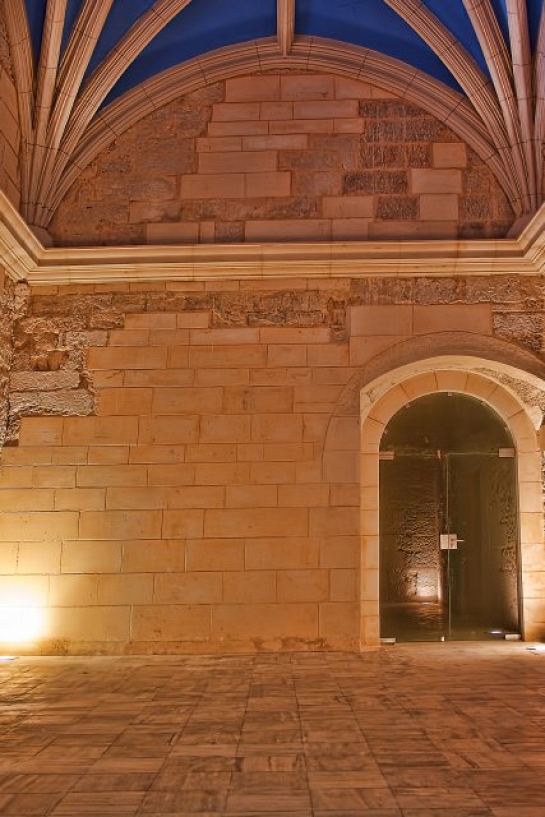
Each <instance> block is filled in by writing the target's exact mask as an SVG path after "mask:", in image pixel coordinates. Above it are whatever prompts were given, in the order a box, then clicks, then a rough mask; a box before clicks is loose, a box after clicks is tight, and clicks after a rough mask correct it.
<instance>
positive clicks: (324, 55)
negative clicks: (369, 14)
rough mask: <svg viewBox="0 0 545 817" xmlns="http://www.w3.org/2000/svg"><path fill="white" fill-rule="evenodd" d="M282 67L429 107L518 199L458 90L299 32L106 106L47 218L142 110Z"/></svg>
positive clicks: (214, 58) (168, 77)
mask: <svg viewBox="0 0 545 817" xmlns="http://www.w3.org/2000/svg"><path fill="white" fill-rule="evenodd" d="M279 67H289V68H291V69H297V70H300V71H325V72H326V73H333V74H338V75H340V76H346V77H351V78H352V79H358V80H362V81H366V82H369V83H370V84H372V85H378V86H379V87H382V88H384V89H386V90H389V91H391V92H393V93H395V94H397V95H399V96H400V97H403V98H405V99H407V100H408V101H409V102H411V103H413V104H415V105H418V106H420V107H422V108H424V109H425V110H427V111H428V112H429V113H431V114H433V115H434V116H436V117H437V118H438V119H440V120H441V121H443V122H446V123H447V124H448V126H449V127H451V128H452V130H453V131H455V133H457V134H458V135H459V136H460V138H461V139H463V140H464V141H466V142H468V144H470V145H471V146H472V147H473V148H474V150H475V151H476V152H477V153H478V155H479V156H480V157H481V158H482V159H483V161H485V162H486V163H487V164H488V165H489V167H490V168H491V169H492V172H493V173H494V174H495V176H496V177H497V178H498V180H499V182H500V184H502V186H503V187H504V189H505V191H506V193H507V195H508V196H509V198H510V199H511V200H512V201H513V200H515V199H516V198H517V194H518V191H517V188H516V184H515V183H514V181H513V179H512V178H511V177H510V176H509V175H508V174H507V173H506V172H505V166H504V163H503V162H502V159H501V156H500V154H499V152H498V151H497V150H496V148H495V146H494V145H493V144H492V143H491V142H490V141H489V139H488V133H487V130H486V128H485V127H484V126H483V123H482V121H481V120H480V119H479V117H478V116H477V115H476V114H475V112H474V111H473V109H472V108H471V106H470V105H469V104H468V103H467V101H466V100H465V99H464V97H463V96H462V95H461V94H458V93H457V92H456V91H453V90H451V89H450V88H447V86H445V85H443V84H442V83H440V82H439V81H438V80H431V79H430V77H428V76H427V75H426V74H423V73H422V72H420V71H417V70H416V69H413V70H412V71H408V69H407V65H406V64H404V63H401V62H399V61H398V60H394V59H392V58H391V57H384V56H383V55H382V54H378V53H377V52H373V51H370V50H368V49H362V48H357V47H355V46H352V47H351V48H350V49H347V48H346V47H345V46H342V45H341V44H339V43H337V42H335V41H328V40H317V39H315V38H313V39H312V40H310V39H307V38H302V37H298V38H297V41H296V42H295V43H294V44H293V46H292V50H291V52H290V55H289V57H288V58H286V59H279V54H278V49H277V45H276V42H275V41H263V42H261V43H252V44H249V45H247V46H242V47H230V48H227V49H221V50H220V51H217V52H215V53H213V54H208V55H207V57H206V60H203V59H201V58H199V59H197V60H191V61H189V62H188V63H184V64H183V65H180V66H177V67H176V68H174V69H170V70H169V71H165V72H164V73H163V74H161V75H159V76H157V77H154V78H153V79H151V80H148V82H146V83H143V84H142V85H140V86H138V87H137V88H135V89H134V90H133V91H129V92H128V93H127V94H125V95H124V96H123V97H121V98H120V99H118V100H116V101H115V102H114V103H112V104H111V105H109V106H108V107H107V108H105V109H104V110H103V111H102V112H101V113H100V115H99V116H97V117H96V119H95V122H94V123H93V125H92V127H91V128H89V129H88V131H87V133H86V135H85V138H84V139H83V140H82V142H81V143H80V145H79V147H78V149H77V150H76V151H75V152H74V154H73V156H72V158H71V161H70V164H69V165H68V166H67V168H66V171H65V172H64V174H63V175H62V177H61V176H59V178H58V179H56V181H55V190H54V194H53V195H52V197H51V199H50V200H49V202H48V205H49V206H48V212H47V213H46V214H45V217H46V219H47V222H48V221H49V219H50V218H51V217H52V215H53V213H54V212H55V209H56V207H57V206H58V205H59V203H60V201H61V200H62V198H63V197H64V195H65V194H66V192H67V191H68V189H69V188H70V186H71V185H72V184H73V182H74V181H75V179H76V178H77V177H78V175H79V174H80V173H81V172H82V170H83V169H84V168H85V167H86V166H87V165H88V164H89V163H90V162H91V161H92V160H93V159H94V158H95V157H96V156H97V155H98V154H99V153H100V152H101V150H103V149H104V148H105V147H107V145H108V144H110V143H111V142H112V140H113V139H114V138H115V137H117V136H119V135H120V134H121V133H123V132H124V131H125V130H127V129H128V128H129V127H131V126H132V125H134V124H135V123H136V122H138V121H139V120H140V119H141V118H142V117H143V116H146V115H147V114H149V113H151V112H152V111H154V110H156V109H157V108H160V107H161V106H163V105H166V104H167V103H168V102H171V101H172V100H174V99H176V98H177V97H179V96H181V95H183V94H186V93H189V92H190V91H195V90H197V89H199V88H202V87H205V86H206V85H209V84H212V83H214V82H219V81H221V80H225V79H231V78H233V77H236V76H241V75H244V74H250V73H253V72H256V71H265V70H273V69H275V68H279Z"/></svg>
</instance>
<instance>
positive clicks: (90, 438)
mask: <svg viewBox="0 0 545 817" xmlns="http://www.w3.org/2000/svg"><path fill="white" fill-rule="evenodd" d="M19 292H20V294H19V296H18V304H19V306H18V314H17V319H16V322H15V328H14V333H13V338H14V355H13V360H12V375H11V391H10V396H9V399H10V425H9V439H8V444H7V445H6V446H5V447H4V449H3V452H2V467H1V471H0V474H1V482H0V484H1V490H0V508H1V510H2V524H3V538H2V542H1V543H0V566H1V567H0V569H1V573H2V575H1V576H0V591H1V592H3V593H6V592H7V593H11V594H12V595H13V594H15V596H14V598H15V599H17V598H18V595H17V594H20V597H21V598H22V599H23V600H24V601H23V602H21V603H24V604H28V605H33V606H37V607H40V608H41V607H43V608H44V609H45V610H46V618H45V620H44V623H43V631H42V632H41V634H40V638H41V640H40V645H39V647H38V648H39V649H42V650H43V651H54V652H64V651H66V652H86V651H104V652H111V653H115V652H180V651H228V650H260V649H293V648H296V649H334V648H345V649H350V648H354V647H356V646H357V643H358V626H359V624H358V621H359V602H358V595H357V593H358V590H357V587H358V584H357V582H358V568H359V559H360V555H359V553H360V551H359V549H360V539H359V514H360V486H359V482H358V457H359V449H358V427H359V386H358V383H359V379H358V378H360V376H361V372H362V370H363V369H364V368H365V367H366V366H368V365H369V362H370V361H373V360H376V359H377V355H380V354H381V353H391V354H395V353H396V350H397V349H398V348H401V347H403V346H404V344H406V342H408V341H410V340H411V339H413V340H415V339H416V340H417V341H418V340H419V339H421V340H422V342H424V343H429V341H430V339H432V340H433V338H434V337H435V336H438V335H441V336H443V334H444V333H451V334H452V333H454V334H455V335H456V336H459V335H463V337H464V338H470V339H476V341H478V342H479V343H481V344H483V345H484V347H486V345H487V344H493V343H499V342H500V341H502V340H505V339H507V340H508V343H506V344H505V346H506V348H509V349H512V350H513V354H514V355H515V356H516V354H519V353H520V354H523V353H532V355H534V358H535V360H536V361H538V362H539V360H540V359H541V338H542V315H543V297H544V285H543V283H542V282H541V281H540V280H539V279H536V278H526V279H524V278H515V277H513V278H507V277H504V278H503V277H499V278H495V279H493V278H468V279H463V278H437V279H427V280H424V279H421V278H408V279H401V278H398V279H393V278H388V279H386V278H368V279H365V280H349V279H339V280H335V281H312V280H303V279H301V280H294V281H291V282H290V283H289V284H288V283H287V282H285V281H272V282H263V283H260V282H255V281H247V282H239V281H232V282H228V281H227V282H224V283H223V284H222V285H221V286H218V285H217V284H213V283H210V284H207V283H204V282H203V283H199V282H195V283H188V284H183V283H179V284H171V285H168V284H167V285H162V286H159V287H157V288H156V289H153V290H151V289H150V288H149V287H142V286H138V285H125V286H119V287H118V288H117V289H116V290H112V291H108V290H107V289H106V288H105V287H98V286H97V287H95V288H93V287H88V288H81V289H78V288H73V287H66V288H64V289H57V288H56V287H52V288H42V289H39V288H37V289H33V290H32V291H31V292H29V291H28V290H27V288H26V287H25V286H24V285H19ZM449 337H450V335H449ZM14 603H15V602H14ZM540 620H541V619H540Z"/></svg>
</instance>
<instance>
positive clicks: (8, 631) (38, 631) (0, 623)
mask: <svg viewBox="0 0 545 817" xmlns="http://www.w3.org/2000/svg"><path fill="white" fill-rule="evenodd" d="M44 629H45V611H44V609H43V607H41V606H39V605H37V604H36V600H35V599H34V598H31V597H30V595H29V594H21V593H15V592H13V593H10V594H9V595H7V596H5V597H4V598H3V599H2V603H1V606H0V643H3V644H18V643H25V642H29V641H34V640H35V639H37V638H39V637H40V636H41V635H43V632H44Z"/></svg>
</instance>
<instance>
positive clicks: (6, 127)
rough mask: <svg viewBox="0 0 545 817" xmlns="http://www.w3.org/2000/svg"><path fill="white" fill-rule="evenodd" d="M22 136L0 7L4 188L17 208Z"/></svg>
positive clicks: (0, 173) (0, 176)
mask: <svg viewBox="0 0 545 817" xmlns="http://www.w3.org/2000/svg"><path fill="white" fill-rule="evenodd" d="M20 146H21V133H20V129H19V113H18V109H17V94H16V92H15V82H14V79H13V71H12V66H11V59H10V53H9V47H8V38H7V33H6V27H5V23H4V13H3V9H2V8H1V6H0V189H1V190H3V191H4V193H6V195H7V196H8V197H9V199H10V200H11V202H12V203H13V204H14V206H15V207H19V203H20V198H21V185H20V176H19V150H20Z"/></svg>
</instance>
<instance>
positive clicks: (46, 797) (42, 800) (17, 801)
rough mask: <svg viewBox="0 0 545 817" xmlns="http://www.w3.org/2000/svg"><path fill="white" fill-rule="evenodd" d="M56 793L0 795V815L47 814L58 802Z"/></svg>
mask: <svg viewBox="0 0 545 817" xmlns="http://www.w3.org/2000/svg"><path fill="white" fill-rule="evenodd" d="M60 798H61V795H59V794H56V793H45V792H40V793H33V794H1V795H0V814H1V815H2V817H4V815H6V817H8V815H9V817H12V815H13V817H26V815H37V816H38V815H39V817H42V815H45V814H49V813H50V812H51V810H52V809H53V808H54V807H55V805H56V804H57V803H58V801H59V800H60Z"/></svg>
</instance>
